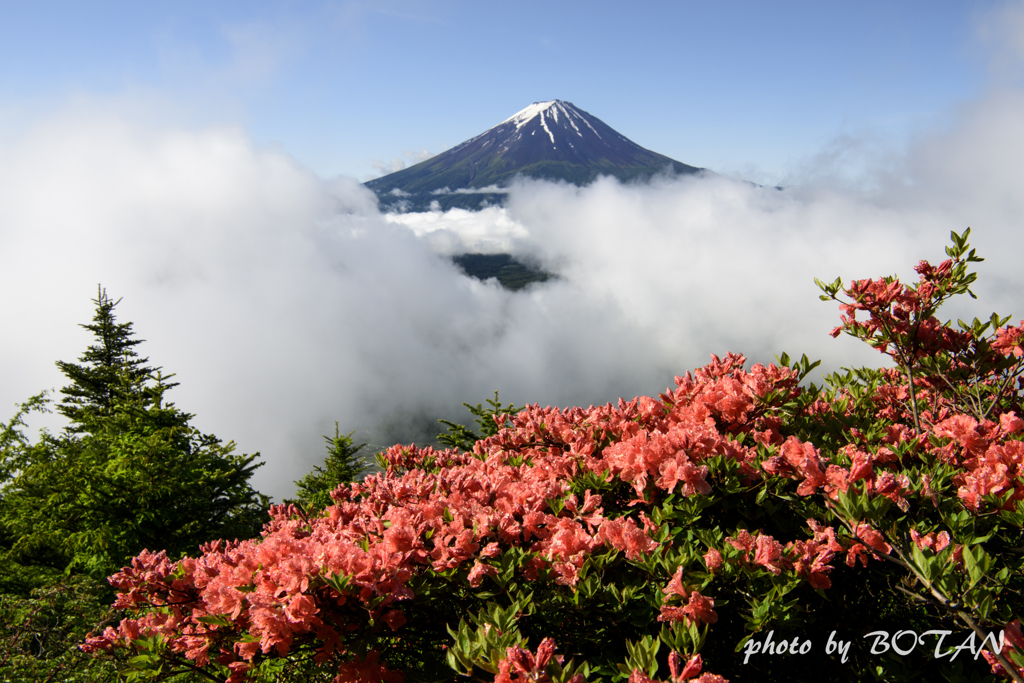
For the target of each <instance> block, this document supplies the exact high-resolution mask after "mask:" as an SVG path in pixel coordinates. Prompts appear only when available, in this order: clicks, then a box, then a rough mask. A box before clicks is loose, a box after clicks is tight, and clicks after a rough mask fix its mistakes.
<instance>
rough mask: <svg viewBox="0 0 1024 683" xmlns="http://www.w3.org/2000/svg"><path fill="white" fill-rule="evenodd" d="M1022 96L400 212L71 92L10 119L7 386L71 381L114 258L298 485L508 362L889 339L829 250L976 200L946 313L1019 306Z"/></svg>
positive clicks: (899, 244) (965, 216) (161, 330)
mask: <svg viewBox="0 0 1024 683" xmlns="http://www.w3.org/2000/svg"><path fill="white" fill-rule="evenodd" d="M1022 120H1024V95H1022V94H1021V93H1020V92H1017V91H1013V90H1004V91H1000V92H998V93H993V94H992V95H990V96H988V97H986V98H985V99H984V100H982V101H979V102H976V103H973V104H971V105H968V106H964V107H963V108H962V109H961V110H959V111H957V112H953V113H952V114H951V123H950V124H949V125H948V126H947V127H946V128H944V129H942V130H934V131H930V132H926V133H922V134H921V135H920V137H919V138H918V139H917V140H915V141H913V142H912V143H911V144H910V145H909V146H908V147H907V148H906V149H905V150H888V151H887V152H885V153H883V154H879V155H861V156H860V157H859V158H861V159H863V162H862V163H861V166H860V168H859V170H858V171H857V174H858V175H857V178H856V182H848V181H847V180H848V179H843V178H842V177H840V176H837V175H836V174H831V173H827V172H819V170H820V169H821V168H827V167H828V164H827V163H825V162H823V161H822V160H821V159H819V160H817V161H812V162H808V164H807V165H806V166H805V167H803V171H802V175H799V174H797V175H794V176H793V177H792V178H791V182H789V183H787V189H785V190H784V191H777V190H774V189H771V188H757V187H753V186H750V185H748V184H745V183H739V182H733V181H730V180H727V179H724V178H721V177H707V178H688V179H680V180H668V179H664V178H662V179H658V180H657V181H655V182H654V183H652V184H650V185H629V186H622V185H619V184H618V183H616V182H614V181H611V180H607V179H605V180H601V181H599V182H597V183H595V184H593V185H592V186H590V187H588V188H583V189H579V188H575V187H571V186H566V185H554V184H549V183H542V182H521V183H519V184H516V185H514V186H513V187H512V188H510V194H509V204H508V208H507V209H499V208H495V207H492V208H488V209H486V210H484V211H481V212H478V213H470V212H466V211H461V210H457V209H456V210H451V211H448V212H446V213H441V212H439V211H438V212H432V213H427V214H403V215H389V216H381V215H380V214H379V213H378V212H377V208H376V206H377V205H376V200H375V198H374V197H373V196H372V194H371V193H369V192H368V191H367V190H365V189H364V188H363V187H362V186H360V185H359V184H358V183H357V182H356V181H354V180H351V179H339V180H336V181H332V182H324V181H322V180H320V179H319V178H317V177H316V176H314V175H313V174H312V173H310V172H309V171H307V170H305V169H303V168H301V167H300V166H298V165H297V164H296V163H294V162H293V161H292V160H291V159H290V158H288V157H287V156H285V155H283V154H280V153H278V152H275V151H273V150H271V149H259V148H257V147H256V146H254V145H253V144H252V143H251V142H250V141H249V140H248V139H247V138H246V137H245V136H244V135H243V134H242V133H241V132H239V131H238V130H236V129H231V128H217V129H185V128H180V127H174V126H171V125H167V124H161V125H158V126H149V125H145V124H142V123H139V120H138V118H137V117H134V116H124V115H121V114H118V113H117V112H116V111H111V110H98V109H96V110H90V111H88V112H83V111H81V110H72V111H69V112H65V113H64V114H62V115H59V116H54V117H52V118H50V119H47V120H44V121H41V122H39V123H37V124H35V125H34V126H33V127H31V128H30V129H28V130H27V131H20V132H18V134H16V135H15V134H12V133H11V131H0V140H3V141H7V142H5V143H3V144H4V147H3V149H0V226H2V229H0V286H2V287H3V289H4V291H5V292H7V294H8V296H7V298H6V304H5V309H4V313H5V316H4V323H5V331H7V334H5V335H3V336H2V337H0V376H3V377H4V382H3V384H2V386H0V410H4V407H5V406H6V412H7V414H10V413H12V412H13V403H14V402H15V401H20V400H24V399H25V398H27V397H28V396H30V395H32V394H34V393H35V392H37V391H38V390H39V389H42V388H51V387H52V388H59V387H60V386H62V385H63V383H64V378H63V377H62V376H61V375H60V374H59V372H58V371H57V370H56V368H55V367H54V366H53V362H54V361H56V360H58V359H60V360H73V359H75V358H77V357H78V356H79V355H80V354H81V353H82V351H83V350H84V349H85V347H86V346H87V345H88V344H89V343H90V338H89V334H88V333H87V332H85V331H84V330H82V329H80V328H79V327H77V324H78V323H83V322H87V321H88V320H89V319H90V318H91V315H92V306H91V304H90V302H89V299H90V298H91V297H92V296H94V294H95V288H96V284H97V283H103V285H105V286H106V287H107V288H108V290H109V293H110V294H111V295H112V296H114V297H123V298H124V301H123V302H122V304H121V305H120V307H119V308H118V313H119V315H120V319H121V320H130V321H132V322H134V323H135V329H136V330H137V332H138V333H139V335H140V337H141V338H144V339H146V340H147V342H146V344H144V345H143V347H142V351H143V353H145V354H146V355H149V356H150V358H151V360H152V362H153V363H155V364H158V365H162V366H164V368H165V369H166V370H167V371H171V372H176V373H177V379H178V380H179V381H180V382H181V385H180V386H179V387H178V388H176V389H175V390H174V391H173V392H171V395H170V397H171V398H172V400H174V401H175V402H176V403H177V404H178V405H179V406H180V407H182V408H183V409H185V410H187V411H189V412H193V413H196V415H197V417H196V423H197V424H198V426H200V427H201V428H203V429H204V430H206V431H211V432H214V433H216V434H217V435H219V436H221V437H222V438H225V439H235V440H236V441H238V442H239V446H240V448H241V450H243V451H245V452H252V451H255V450H260V451H262V452H263V454H264V457H265V459H266V461H267V462H268V465H267V466H266V467H265V468H264V469H263V470H261V471H260V472H259V473H258V475H257V477H256V484H257V485H258V486H259V487H260V488H262V489H263V490H266V491H268V492H270V493H273V494H275V495H278V496H281V495H287V494H289V493H290V492H291V487H290V485H289V482H290V481H292V480H294V479H297V478H299V477H300V476H302V475H303V474H304V473H305V472H306V471H308V470H309V468H310V467H311V466H312V465H313V464H315V463H316V462H318V461H319V458H320V457H322V453H323V451H322V440H321V439H320V435H321V434H325V433H328V432H329V431H330V429H331V426H332V423H333V422H334V421H335V420H338V421H340V423H341V428H342V429H343V430H346V431H348V430H352V429H356V430H359V432H360V434H361V435H362V436H364V437H365V436H369V435H371V434H372V433H373V430H375V429H378V428H379V427H380V425H381V424H382V423H383V424H386V425H387V426H388V429H389V430H390V432H389V433H391V434H397V433H404V434H411V433H413V432H415V431H416V428H418V426H419V425H421V424H422V423H423V421H424V420H426V419H427V418H431V419H436V418H437V417H454V416H458V415H459V414H460V412H459V411H460V410H461V408H460V403H461V402H462V401H469V402H473V403H476V402H479V401H482V400H484V399H486V398H487V397H489V396H490V395H491V392H493V390H494V389H498V390H500V391H501V397H502V399H503V400H505V401H515V402H517V403H523V402H534V401H536V402H540V403H541V404H548V403H551V404H558V405H567V404H584V405H586V404H589V403H592V402H597V403H600V402H604V401H608V400H614V399H615V398H617V397H619V396H625V397H630V396H634V395H636V394H637V393H647V394H654V393H656V392H658V391H661V390H663V389H664V388H665V387H667V386H669V385H670V383H671V378H672V376H673V375H674V374H681V373H684V372H686V371H687V370H689V369H692V368H694V367H696V366H699V365H702V364H704V363H705V362H706V361H707V358H708V354H710V353H718V354H722V353H724V352H726V351H730V350H731V351H738V352H743V353H745V354H747V355H748V357H750V358H751V360H752V361H763V362H768V361H771V360H772V359H773V356H774V354H775V353H778V352H781V351H787V352H789V353H790V354H794V353H795V354H800V353H803V352H806V353H808V355H810V356H811V357H820V358H824V359H825V361H826V363H827V364H828V365H830V366H831V367H833V368H834V367H838V366H839V365H843V364H847V365H848V364H854V363H865V362H868V363H874V362H876V354H875V353H874V352H872V351H870V350H868V349H866V348H861V345H858V344H857V342H855V341H853V340H844V339H840V340H833V339H832V338H831V337H829V336H828V332H829V330H830V329H831V328H832V327H833V326H834V325H835V323H836V321H837V319H838V314H837V310H836V308H835V306H833V305H830V304H827V303H823V302H821V301H819V300H818V299H817V294H818V292H817V290H816V288H815V286H814V284H813V278H814V277H815V276H817V277H819V278H822V279H831V278H834V277H835V276H837V275H838V276H842V277H843V278H844V279H845V280H849V279H850V278H854V277H875V276H879V275H884V274H889V273H893V272H899V273H900V274H902V275H903V276H910V275H912V267H913V265H914V264H915V263H916V262H917V260H918V259H920V258H928V259H931V260H935V261H937V260H940V259H941V258H942V257H943V252H942V247H943V246H944V245H945V244H946V243H947V236H948V233H949V231H950V230H957V231H960V230H962V229H964V228H965V227H966V226H967V225H972V226H974V229H975V233H974V236H973V242H974V244H975V245H976V246H977V247H978V249H979V252H980V253H981V255H982V256H984V257H986V258H987V259H988V260H987V261H986V262H985V263H983V264H981V266H980V267H979V269H978V270H979V271H980V273H981V280H980V281H979V285H978V287H977V288H976V292H977V293H978V294H979V296H980V297H981V302H979V303H977V304H975V307H974V308H971V309H970V310H967V309H962V310H961V309H954V310H953V311H952V312H951V314H952V315H953V316H954V317H956V316H960V317H963V316H965V315H975V314H977V315H985V314H987V313H988V312H989V311H990V310H991V309H996V310H999V311H1000V312H1002V313H1004V314H1009V313H1014V314H1016V315H1017V316H1022V315H1024V305H1022V304H1024V301H1022V297H1021V293H1022V292H1024V282H1022V280H1024V270H1022V269H1021V268H1020V267H1019V265H1018V263H1017V260H1018V258H1019V257H1018V255H1019V254H1020V253H1022V246H1024V245H1022V241H1024V233H1022V231H1021V230H1020V216H1022V215H1024V194H1022V193H1021V192H1020V191H1019V189H1020V187H1022V186H1024V168H1022V167H1021V165H1020V164H1019V163H1017V160H1019V159H1020V158H1022V156H1024V132H1022V130H1021V127H1020V125H1019V124H1020V121H1022ZM824 156H825V157H827V156H828V154H825V155H824ZM823 158H824V157H823ZM826 161H827V160H826ZM840 166H841V164H840ZM816 169H819V170H816ZM462 251H477V252H483V253H496V252H501V251H509V252H512V253H515V254H518V255H520V256H523V257H525V258H528V259H534V260H536V261H538V262H540V263H541V264H543V265H544V266H545V267H546V268H548V269H550V270H551V271H553V272H555V273H557V274H558V275H559V276H560V278H559V279H558V280H556V281H553V282H550V283H547V284H545V285H542V286H538V287H534V288H531V289H529V290H527V291H524V292H520V293H515V294H513V293H510V292H507V291H504V290H502V289H500V288H498V287H497V286H495V285H493V284H485V283H480V282H477V281H475V280H471V279H468V278H466V277H464V276H463V275H461V273H460V272H459V270H458V269H457V268H455V267H454V266H453V265H451V264H450V263H449V262H448V261H447V260H446V259H445V258H444V256H445V255H449V254H453V253H458V252H462ZM0 419H6V416H5V415H4V416H2V417H0ZM403 430H404V432H403ZM377 433H378V434H380V432H379V431H378V432H377ZM381 438H383V437H381Z"/></svg>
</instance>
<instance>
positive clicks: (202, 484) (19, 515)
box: [0, 288, 269, 578]
mask: <svg viewBox="0 0 1024 683" xmlns="http://www.w3.org/2000/svg"><path fill="white" fill-rule="evenodd" d="M94 302H95V303H96V314H95V316H94V318H93V324H92V325H85V326H84V327H86V328H87V329H89V330H91V331H92V332H93V333H94V334H95V335H96V338H97V341H96V343H95V344H94V345H92V346H90V347H89V349H88V350H87V351H86V353H85V354H84V355H83V356H82V358H81V359H80V360H81V362H82V365H76V364H71V363H58V367H60V368H61V369H62V370H63V371H64V372H65V374H66V375H67V377H68V379H69V380H71V384H70V385H69V386H67V387H65V388H64V390H63V393H64V395H65V400H64V402H63V403H62V404H60V405H59V406H58V407H57V409H58V410H59V411H60V412H61V413H63V414H64V415H66V416H67V417H69V418H70V419H71V424H70V425H69V426H68V427H67V428H66V429H65V431H64V432H63V433H61V434H59V435H53V434H50V433H49V432H46V431H45V430H44V431H43V432H42V433H41V435H40V438H39V440H38V441H37V442H36V443H31V442H29V440H28V439H27V438H26V437H24V435H23V434H21V433H20V432H19V431H18V430H17V428H18V427H19V426H21V425H23V421H22V420H21V418H22V417H23V413H24V410H26V409H27V408H32V409H34V410H40V409H45V402H46V399H45V397H43V396H39V397H36V398H34V399H32V401H31V402H29V403H26V404H25V406H26V407H25V408H23V413H19V415H18V416H16V417H15V419H14V420H12V421H11V422H10V423H9V424H8V425H2V424H0V427H2V428H3V429H0V432H2V434H0V436H2V437H3V438H0V445H2V446H3V452H2V453H0V455H2V457H0V477H2V479H3V480H0V546H6V553H5V554H6V556H7V559H8V560H9V561H15V562H17V563H19V564H20V565H23V566H25V567H31V566H38V567H39V568H41V569H43V568H47V569H50V570H64V571H72V572H83V573H87V574H89V575H91V576H93V577H96V578H102V577H104V576H106V575H108V574H110V573H112V572H114V571H116V570H117V569H118V568H120V567H121V566H123V564H124V563H125V562H126V561H127V560H128V559H130V558H131V557H132V556H134V555H136V554H138V553H139V552H140V551H142V550H143V549H146V548H149V549H151V550H155V549H158V548H159V549H166V550H167V552H168V554H169V555H171V556H174V557H180V556H181V555H184V554H188V553H195V552H196V551H197V550H198V548H199V546H200V545H201V544H202V543H205V542H207V541H211V540H214V539H218V538H227V539H234V538H251V537H253V536H255V535H257V534H258V533H259V530H260V528H261V527H262V524H263V522H265V521H266V509H267V507H268V505H269V499H268V498H267V497H266V496H264V495H262V494H260V493H258V492H257V491H255V490H254V489H253V488H252V487H251V486H250V485H249V479H250V478H251V477H252V474H253V472H254V471H255V470H256V468H257V467H259V466H260V465H261V464H262V463H259V462H256V461H257V459H258V457H259V454H258V453H256V454H253V455H238V454H235V453H234V443H226V444H224V443H221V441H220V439H218V438H217V437H215V436H213V435H211V434H203V433H201V432H199V430H197V429H196V428H195V427H192V426H191V425H190V424H189V422H190V420H191V419H192V417H193V415H191V414H190V413H186V412H184V411H182V410H180V409H178V408H177V407H176V406H175V405H174V404H173V403H168V402H166V401H165V400H164V398H165V394H166V392H167V391H168V390H169V389H171V388H172V387H174V386H176V384H174V383H170V382H168V381H167V380H168V379H169V378H170V377H171V375H168V376H165V375H163V374H162V373H161V372H160V371H159V370H158V369H157V370H153V369H151V368H150V367H148V366H147V365H146V363H147V362H148V359H146V358H140V357H139V356H138V354H137V353H136V352H135V350H134V347H135V346H137V345H138V344H139V343H140V341H139V340H136V339H134V338H133V336H132V331H131V323H123V324H119V323H117V322H116V321H115V318H114V314H113V309H114V306H116V304H117V302H116V301H112V300H111V299H110V298H109V297H107V295H106V292H105V291H104V290H103V289H102V288H101V289H100V291H99V296H98V297H97V298H96V299H95V300H94ZM33 402H34V403H33ZM2 549H3V548H2V547H0V550H2ZM0 578H2V577H0Z"/></svg>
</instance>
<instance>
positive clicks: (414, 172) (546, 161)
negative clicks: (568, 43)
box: [366, 100, 703, 210]
mask: <svg viewBox="0 0 1024 683" xmlns="http://www.w3.org/2000/svg"><path fill="white" fill-rule="evenodd" d="M701 170H703V169H700V168H696V167H694V166H688V165H686V164H683V163H681V162H678V161H676V160H674V159H670V158H669V157H666V156H664V155H661V154H658V153H656V152H652V151H650V150H648V149H644V148H643V147H641V146H640V145H638V144H636V143H635V142H633V141H631V140H629V139H628V138H626V137H625V136H623V135H621V134H620V133H618V132H616V131H615V130H614V129H613V128H611V127H610V126H609V125H607V124H606V123H604V122H603V121H601V120H600V119H598V118H597V117H595V116H592V115H591V114H588V113H587V112H585V111H583V110H582V109H579V108H577V107H576V106H574V105H573V104H572V103H570V102H563V101H561V100H552V101H550V102H536V103H534V104H531V105H530V106H529V107H526V108H525V109H523V110H522V111H520V112H518V113H516V114H515V115H513V116H511V117H509V118H508V119H506V120H504V121H502V122H501V123H499V124H498V125H496V126H494V127H493V128H490V129H489V130H487V131H485V132H483V133H481V134H480V135H477V136H476V137H474V138H471V139H469V140H467V141H465V142H463V143H462V144H460V145H458V146H456V147H453V148H452V149H449V150H447V151H445V152H442V153H441V154H438V155H437V156H435V157H432V158H430V159H427V160H426V161H423V162H421V163H419V164H416V165H415V166H411V167H409V168H406V169H403V170H401V171H397V172H395V173H391V174H389V175H386V176H383V177H381V178H377V179H375V180H371V181H369V182H367V183H366V186H367V187H369V188H370V189H372V190H374V191H375V192H376V193H377V194H378V196H380V197H381V199H382V204H383V205H384V206H393V207H396V208H397V207H398V206H400V205H401V204H403V203H404V205H405V206H406V208H411V209H413V210H415V209H420V208H421V205H422V204H423V203H424V201H427V203H429V201H430V200H437V199H442V198H443V199H447V200H448V201H446V202H444V203H446V204H450V203H452V201H451V200H452V199H456V198H460V199H459V203H465V202H471V203H473V205H474V207H475V206H478V205H479V204H480V201H481V199H483V200H484V201H492V202H493V201H494V199H495V198H500V195H494V194H492V195H490V196H488V195H487V194H486V193H485V195H484V197H481V196H480V193H479V190H481V189H483V188H492V187H495V186H496V187H498V188H500V187H503V186H506V185H508V184H509V183H510V182H511V181H512V179H513V178H514V177H515V176H517V175H524V176H527V177H531V178H543V179H547V180H563V181H566V182H569V183H573V184H575V185H586V184H588V183H590V182H591V181H593V180H595V179H596V178H597V177H598V176H601V175H610V176H614V177H616V178H618V179H619V180H623V181H626V180H634V179H638V178H649V177H651V176H652V175H654V174H656V173H664V172H668V173H682V174H687V173H697V172H699V171H701ZM460 191H461V192H460ZM467 191H468V192H467ZM474 191H476V192H474ZM453 193H454V194H453ZM423 208H425V207H423ZM421 210H422V209H421Z"/></svg>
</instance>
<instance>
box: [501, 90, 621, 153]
mask: <svg viewBox="0 0 1024 683" xmlns="http://www.w3.org/2000/svg"><path fill="white" fill-rule="evenodd" d="M559 114H561V115H562V116H564V117H565V120H566V122H567V123H568V124H569V125H570V126H572V129H573V130H574V131H576V134H577V135H578V136H580V137H583V133H582V132H580V129H579V126H577V125H576V121H574V120H573V119H576V120H577V121H582V122H583V123H585V124H586V125H587V126H588V127H589V128H590V130H592V131H594V134H595V135H597V137H601V136H600V134H598V132H597V131H596V130H594V127H593V126H591V125H590V122H589V121H587V119H586V117H585V116H583V115H582V114H581V113H580V111H579V110H578V109H576V107H575V106H574V105H573V103H572V102H563V101H562V100H550V101H548V102H534V103H533V104H531V105H530V106H529V107H526V108H525V109H522V110H520V111H518V112H516V113H515V114H513V115H512V116H510V117H508V118H507V119H505V120H504V121H502V122H501V123H499V124H498V125H497V126H494V128H498V127H500V126H504V125H505V124H507V123H514V124H515V126H516V130H519V129H520V128H522V127H523V126H525V125H526V124H527V123H529V122H530V121H532V120H533V119H535V118H540V125H541V127H542V128H543V129H544V131H545V132H546V133H547V134H548V137H549V138H551V143H552V144H554V143H555V136H554V135H553V134H552V133H551V129H550V128H548V125H547V121H545V118H546V117H550V118H551V119H553V120H554V122H555V123H558V115H559ZM492 130H493V128H492Z"/></svg>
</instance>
